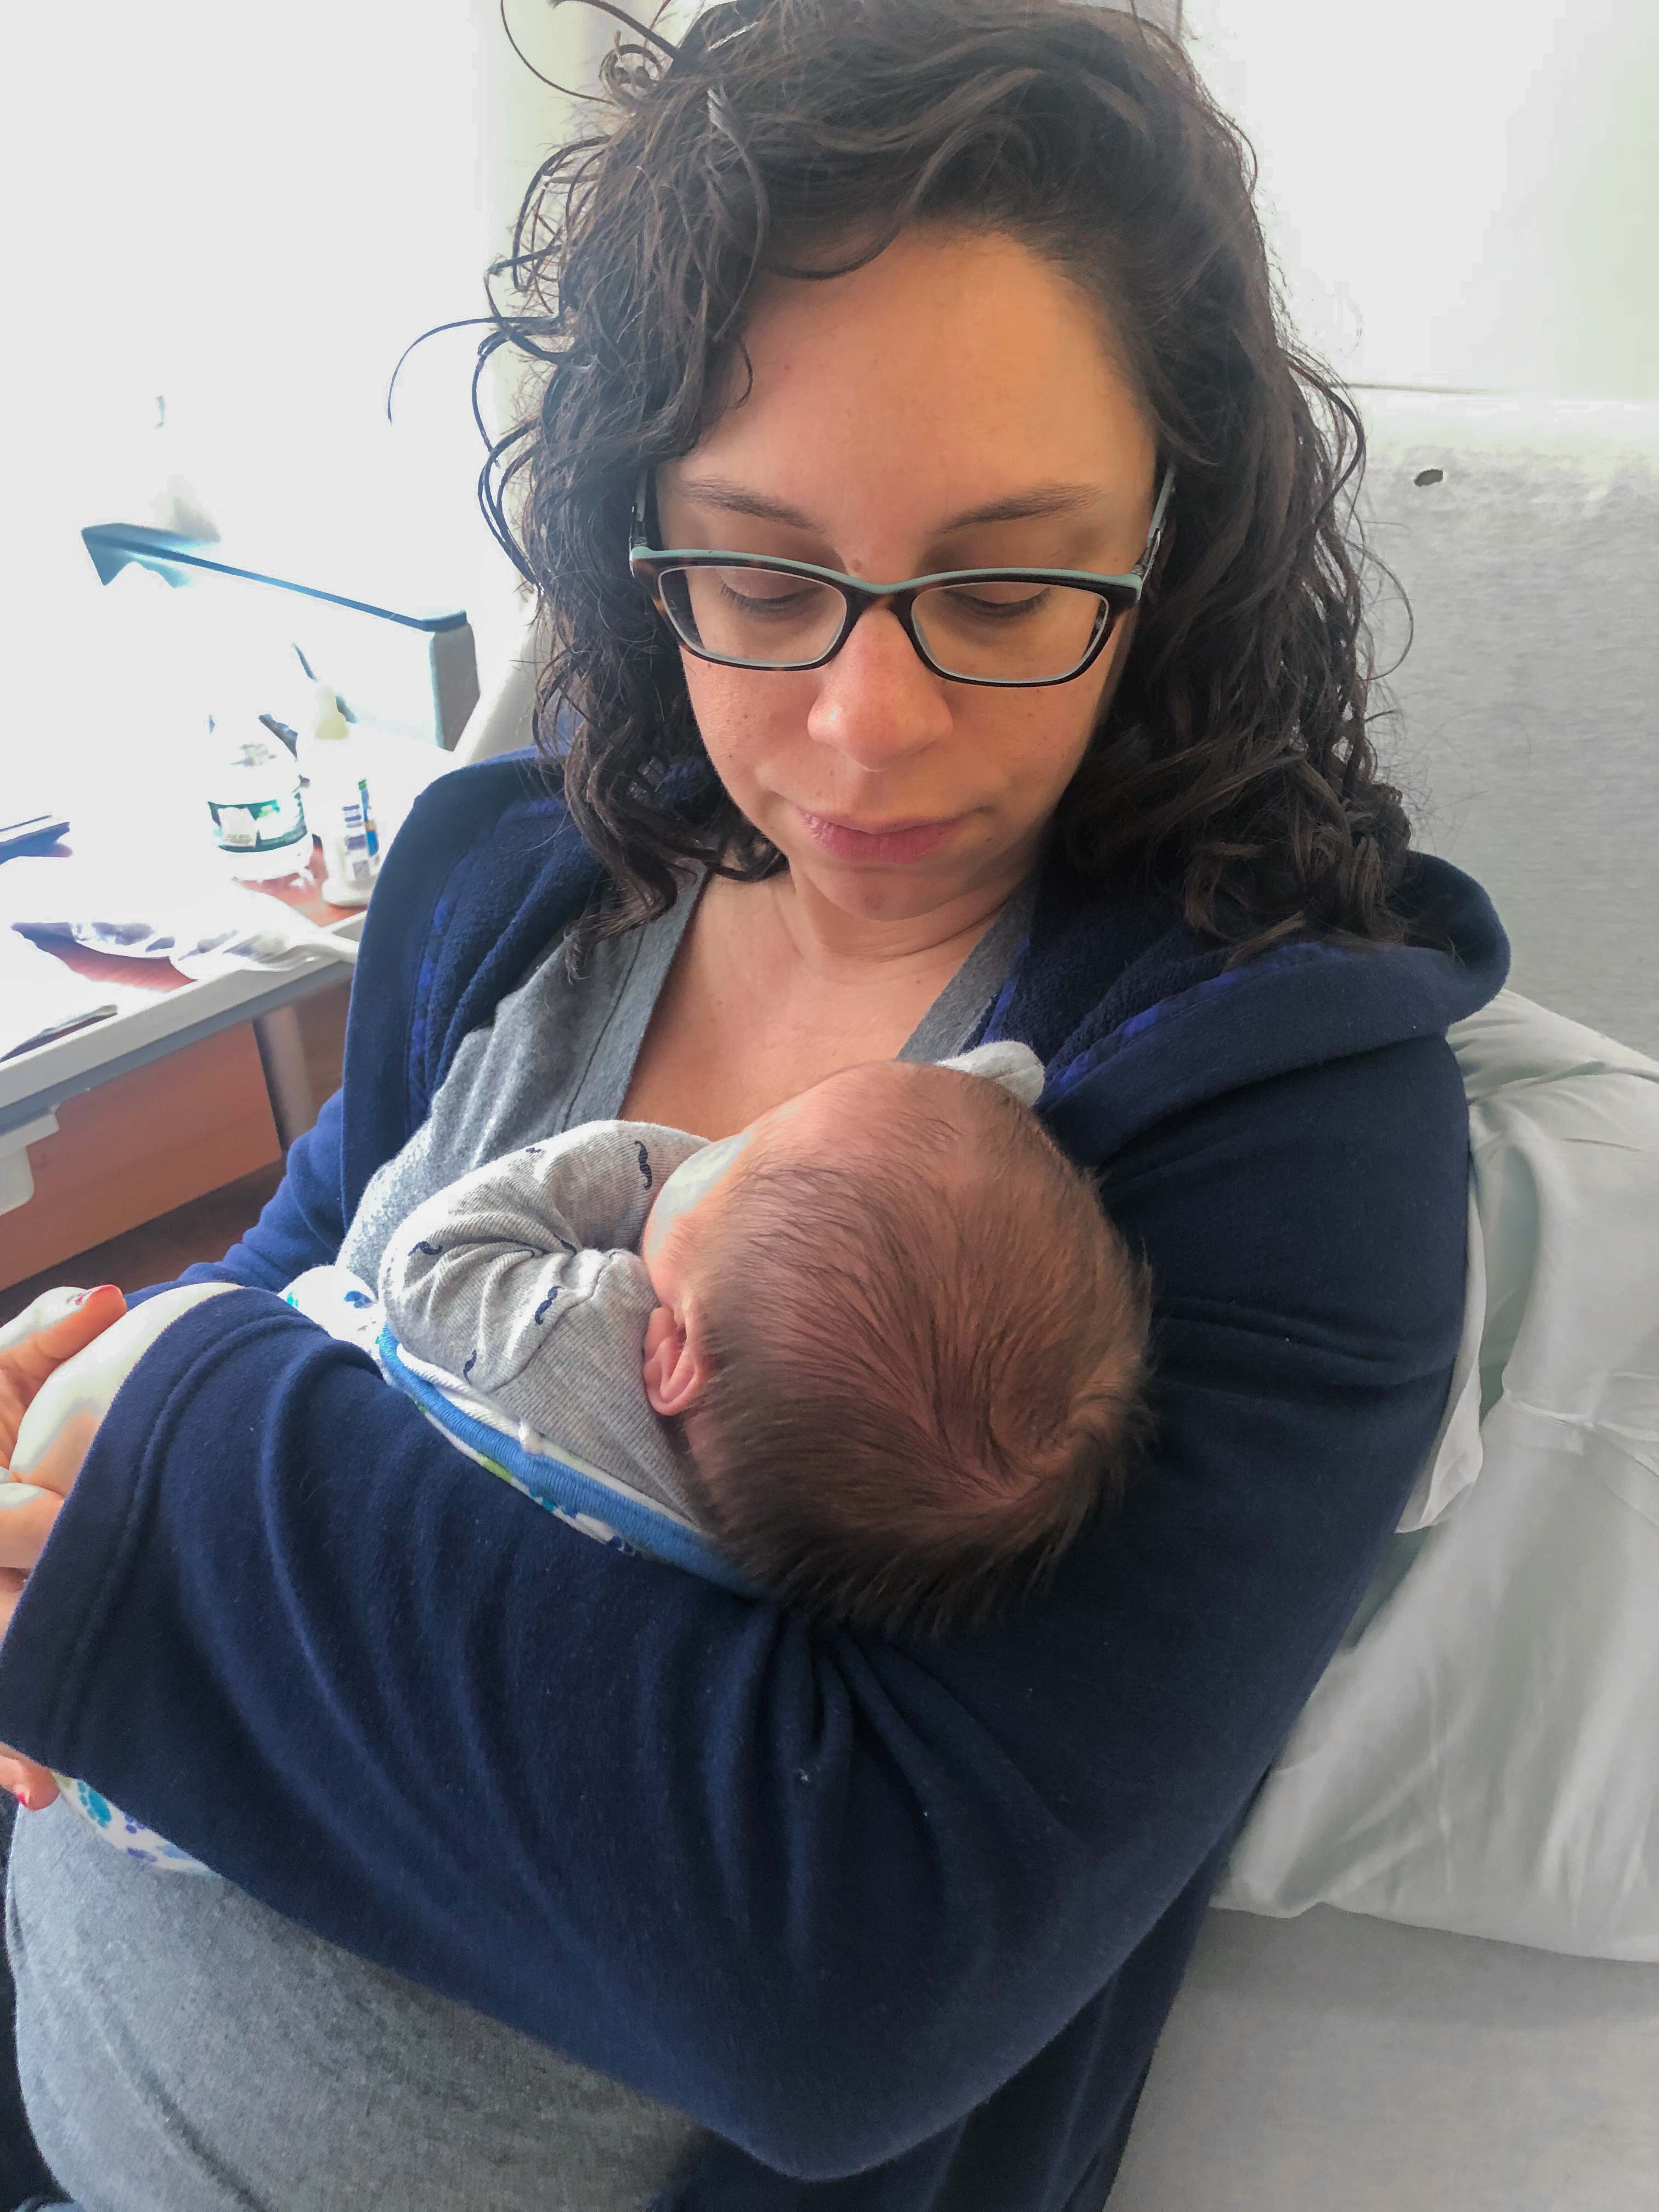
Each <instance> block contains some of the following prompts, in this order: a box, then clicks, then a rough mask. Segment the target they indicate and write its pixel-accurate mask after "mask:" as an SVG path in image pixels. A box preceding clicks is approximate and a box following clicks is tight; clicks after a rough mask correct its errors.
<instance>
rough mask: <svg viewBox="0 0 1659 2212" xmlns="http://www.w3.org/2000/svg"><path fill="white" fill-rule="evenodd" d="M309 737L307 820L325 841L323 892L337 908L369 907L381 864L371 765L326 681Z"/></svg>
mask: <svg viewBox="0 0 1659 2212" xmlns="http://www.w3.org/2000/svg"><path fill="white" fill-rule="evenodd" d="M307 735H308V740H309V741H308V743H307V746H306V750H305V754H304V758H305V763H306V773H307V775H308V776H309V778H310V784H309V787H308V789H307V793H306V818H307V821H308V822H309V823H310V824H311V828H312V830H313V834H314V835H315V836H319V837H320V838H321V839H322V842H323V866H324V867H325V869H326V871H327V873H326V875H325V878H324V880H323V896H324V897H325V899H327V900H328V902H330V904H331V905H332V906H367V905H368V895H369V892H370V891H371V890H373V889H374V878H375V877H376V876H377V875H378V874H379V872H380V834H379V832H378V830H377V829H375V826H374V800H373V799H372V798H371V797H370V795H369V788H368V764H367V763H366V762H365V760H364V759H363V748H362V744H360V743H359V742H358V740H357V739H356V738H354V737H353V736H352V734H351V725H350V724H349V722H348V721H347V720H346V718H345V716H344V715H343V714H342V713H341V712H340V704H339V702H338V700H337V698H336V697H335V696H334V693H333V691H332V690H331V688H330V687H329V685H327V684H313V686H312V711H311V724H310V729H309V732H308V733H307Z"/></svg>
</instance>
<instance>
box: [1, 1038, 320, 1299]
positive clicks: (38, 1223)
mask: <svg viewBox="0 0 1659 2212" xmlns="http://www.w3.org/2000/svg"><path fill="white" fill-rule="evenodd" d="M56 1112H57V1116H58V1129H57V1133H56V1134H55V1135H52V1136H45V1137H40V1138H37V1139H36V1140H35V1141H34V1143H33V1144H32V1145H31V1146H29V1148H28V1161H29V1171H30V1173H31V1175H32V1176H33V1181H34V1195H33V1197H32V1198H30V1199H27V1200H25V1202H24V1203H23V1204H22V1205H21V1206H14V1207H13V1208H12V1209H11V1211H10V1212H6V1213H0V1287H3V1286H4V1285H6V1284H8V1283H17V1282H21V1281H22V1279H24V1277H25V1276H27V1275H33V1274H37V1273H40V1271H41V1270H42V1269H43V1268H46V1267H52V1266H53V1265H54V1264H55V1262H56V1261H59V1260H64V1259H68V1258H69V1257H70V1255H71V1254H73V1253H76V1252H82V1251H84V1250H85V1249H86V1248H87V1247H88V1245H89V1244H98V1243H102V1242H103V1241H104V1239H105V1238H106V1237H114V1236H118V1234H119V1233H120V1231H122V1230H124V1229H134V1228H137V1225H138V1224H139V1223H140V1222H141V1221H152V1220H154V1219H155V1216H156V1215H157V1214H160V1213H166V1212H169V1211H170V1210H171V1209H172V1208H173V1206H183V1205H185V1203H186V1202H187V1201H188V1200H191V1199H192V1198H200V1197H202V1196H203V1195H204V1194H205V1193H206V1192H208V1191H210V1190H217V1189H218V1188H220V1187H221V1185H222V1184H224V1183H228V1182H234V1181H235V1180H236V1179H237V1177H238V1176H245V1175H251V1174H252V1172H253V1170H255V1169H256V1168H262V1167H267V1166H269V1165H270V1163H271V1162H272V1161H273V1160H276V1159H279V1158H281V1156H282V1147H281V1146H280V1145H279V1144H278V1143H277V1140H276V1122H275V1121H274V1120H273V1119H272V1117H271V1111H270V1096H269V1094H268V1092H267V1091H266V1088H265V1079H264V1070H263V1069H262V1067H261V1066H260V1062H259V1051H258V1046H257V1045H256V1044H255V1042H254V1039H253V1031H252V1027H251V1025H250V1024H248V1023H246V1022H244V1023H242V1024H240V1027H239V1028H236V1029H230V1030H220V1031H219V1032H218V1033H217V1035H216V1036H208V1037H203V1038H201V1039H200V1040H199V1041H198V1042H197V1043H195V1044H188V1045H185V1046H184V1047H182V1048H181V1049H180V1050H179V1051H178V1052H171V1053H167V1054H165V1055H164V1056H163V1057H162V1058H161V1059H160V1060H152V1061H151V1062H150V1063H149V1066H145V1067H137V1068H134V1069H133V1070H132V1071H131V1073H129V1074H126V1075H118V1076H115V1077H113V1078H112V1079H111V1080H110V1081H109V1082H108V1083H100V1085H98V1086H97V1087H96V1089H94V1090H92V1091H82V1092H81V1093H80V1094H79V1095H78V1096H77V1097H73V1098H66V1099H64V1102H63V1103H62V1105H60V1106H59V1107H58V1108H57V1109H56Z"/></svg>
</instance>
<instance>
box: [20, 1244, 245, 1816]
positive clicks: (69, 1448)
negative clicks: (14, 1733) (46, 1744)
mask: <svg viewBox="0 0 1659 2212" xmlns="http://www.w3.org/2000/svg"><path fill="white" fill-rule="evenodd" d="M233 1288H234V1285H232V1284H229V1283H192V1284H190V1285H185V1286H183V1287H181V1288H180V1289H179V1290H176V1291H163V1292H162V1293H161V1296H160V1297H154V1298H150V1299H148V1300H147V1301H146V1302H145V1303H144V1304H143V1305H142V1306H138V1307H136V1308H134V1309H133V1310H131V1311H129V1310H127V1304H126V1300H125V1298H124V1297H122V1296H121V1293H120V1291H118V1290H117V1289H116V1288H115V1287H114V1285H112V1284H107V1283H106V1284H104V1285H101V1286H100V1288H99V1289H98V1290H95V1291H74V1290H62V1291H46V1292H45V1293H44V1294H43V1296H42V1297H39V1298H37V1299H36V1300H35V1302H34V1304H33V1305H32V1306H30V1307H29V1308H28V1309H27V1311H26V1312H25V1313H22V1314H21V1315H20V1316H18V1318H17V1320H16V1321H15V1322H13V1323H12V1324H11V1326H10V1327H9V1328H8V1329H7V1330H6V1331H5V1332H4V1334H3V1335H0V1455H3V1457H4V1458H5V1460H6V1462H7V1463H8V1466H9V1475H10V1479H9V1480H5V1481H0V1634H3V1633H4V1632H6V1631H7V1630H9V1627H10V1626H11V1619H12V1615H13V1613H15V1611H16V1609H17V1601H18V1600H19V1598H21V1595H22V1594H23V1585H24V1583H26V1582H27V1579H28V1576H29V1571H30V1570H31V1569H32V1568H33V1565H35V1562H36V1561H37V1560H38V1559H40V1554H41V1553H42V1552H43V1551H44V1550H45V1548H46V1539H47V1537H48V1536H50V1535H51V1534H52V1525H53V1523H54V1522H56V1520H57V1518H58V1512H59V1510H60V1509H61V1507H62V1505H63V1502H64V1498H66V1497H67V1496H68V1495H69V1492H70V1488H71V1487H72V1486H73V1484H74V1481H75V1478H76V1475H77V1474H79V1473H80V1472H81V1468H82V1463H83V1462H84V1461H85V1459H86V1455H87V1453H88V1450H89V1449H90V1448H91V1444H92V1440H93V1438H94V1436H96V1434H97V1433H98V1427H99V1424H100V1422H101V1421H102V1419H103V1418H104V1416H105V1414H106V1413H108V1411H109V1409H110V1407H111V1406H112V1405H113V1404H114V1402H115V1397H116V1394H117V1392H118V1390H119V1389H120V1388H121V1385H122V1384H123V1383H125V1381H126V1379H127V1376H129V1375H130V1374H131V1372H132V1370H133V1369H134V1368H135V1367H136V1366H137V1364H138V1362H139V1360H140V1359H142V1358H143V1355H144V1353H145V1352H148V1351H149V1347H150V1346H151V1345H152V1344H154V1343H155V1340H156V1338H157V1337H158V1336H160V1335H161V1332H162V1330H163V1329H165V1328H167V1327H168V1326H169V1325H170V1324H171V1323H172V1322H175V1321H177V1320H178V1318H179V1315H180V1314H182V1313H186V1312H188V1311H189V1310H190V1308H191V1307H192V1306H197V1305H200V1304H201V1303H202V1301H203V1299H204V1298H211V1297H218V1296H219V1295H220V1294H221V1293H222V1291H227V1290H230V1289H233ZM65 1300H68V1301H70V1304H68V1306H67V1308H66V1307H65V1304H64V1302H65ZM0 1784H3V1786H4V1787H5V1788H6V1789H8V1790H10V1791H11V1793H12V1795H13V1796H15V1797H16V1798H17V1799H18V1800H19V1802H21V1803H22V1804H24V1805H27V1806H28V1807H30V1808H37V1807H39V1806H41V1805H49V1804H50V1803H51V1802H52V1799H53V1798H54V1797H55V1796H57V1795H58V1785H57V1784H56V1783H55V1782H54V1781H53V1780H52V1776H51V1775H50V1773H49V1772H48V1771H46V1768H45V1767H43V1766H38V1765H35V1763H34V1762H33V1759H24V1758H23V1757H22V1756H21V1753H16V1752H14V1751H11V1750H9V1748H7V1747H4V1746H0Z"/></svg>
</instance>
